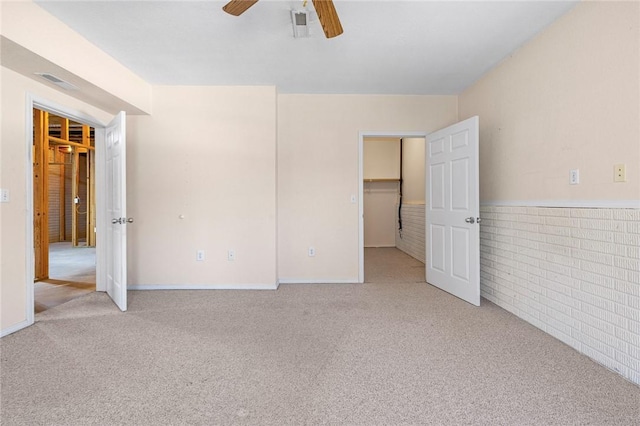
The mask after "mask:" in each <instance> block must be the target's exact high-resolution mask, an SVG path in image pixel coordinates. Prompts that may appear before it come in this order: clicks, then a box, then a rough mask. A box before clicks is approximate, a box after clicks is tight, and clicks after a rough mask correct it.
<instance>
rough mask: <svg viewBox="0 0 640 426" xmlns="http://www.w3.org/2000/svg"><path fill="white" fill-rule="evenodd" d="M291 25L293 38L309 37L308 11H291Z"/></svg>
mask: <svg viewBox="0 0 640 426" xmlns="http://www.w3.org/2000/svg"><path fill="white" fill-rule="evenodd" d="M291 24H292V25H293V37H294V38H306V37H309V11H308V10H304V9H299V10H291Z"/></svg>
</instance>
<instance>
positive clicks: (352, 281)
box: [279, 278, 359, 284]
mask: <svg viewBox="0 0 640 426" xmlns="http://www.w3.org/2000/svg"><path fill="white" fill-rule="evenodd" d="M279 281H280V284H358V283H359V281H358V279H357V278H347V279H343V280H335V279H332V280H322V279H296V278H280V280H279Z"/></svg>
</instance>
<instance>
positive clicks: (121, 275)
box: [105, 112, 133, 311]
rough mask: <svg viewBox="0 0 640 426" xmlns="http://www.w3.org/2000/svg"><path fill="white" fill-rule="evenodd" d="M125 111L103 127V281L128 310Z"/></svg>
mask: <svg viewBox="0 0 640 426" xmlns="http://www.w3.org/2000/svg"><path fill="white" fill-rule="evenodd" d="M125 125H126V115H125V113H124V112H120V113H119V114H118V115H116V116H115V117H114V119H113V121H111V123H109V125H108V126H107V127H106V129H105V154H106V155H105V162H106V167H105V172H106V182H105V186H106V244H105V245H106V247H105V252H106V261H107V262H106V263H107V268H106V284H107V294H108V295H109V297H111V299H113V301H114V302H115V304H116V305H118V308H120V310H122V311H126V310H127V223H130V222H133V220H132V219H127V199H126V197H127V192H126V128H125Z"/></svg>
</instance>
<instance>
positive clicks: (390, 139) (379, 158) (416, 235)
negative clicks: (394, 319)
mask: <svg viewBox="0 0 640 426" xmlns="http://www.w3.org/2000/svg"><path fill="white" fill-rule="evenodd" d="M425 139H426V134H425V133H415V132H401V133H395V132H366V133H364V132H363V133H361V134H360V141H359V142H360V143H359V177H360V179H359V185H360V188H359V190H360V191H359V192H360V198H359V199H360V203H359V204H360V205H359V208H360V220H359V244H360V245H359V247H360V253H359V274H358V281H359V282H361V283H363V282H365V280H366V277H365V259H367V262H375V263H376V264H378V265H382V264H386V263H385V259H386V258H388V260H389V261H390V263H389V265H392V264H398V263H397V262H393V261H392V260H393V259H395V258H398V259H400V258H402V256H408V257H409V260H411V261H415V260H417V261H419V262H420V263H419V264H418V265H421V266H419V267H420V268H421V275H422V279H423V280H424V262H425V258H424V247H425V243H424V218H425V214H424V193H425V192H424V183H425V177H424V165H425V161H424V159H425V157H424V146H425ZM365 247H366V248H365ZM365 250H366V255H365ZM373 259H375V260H373ZM409 263H410V264H412V265H413V263H411V262H409ZM413 266H415V265H413Z"/></svg>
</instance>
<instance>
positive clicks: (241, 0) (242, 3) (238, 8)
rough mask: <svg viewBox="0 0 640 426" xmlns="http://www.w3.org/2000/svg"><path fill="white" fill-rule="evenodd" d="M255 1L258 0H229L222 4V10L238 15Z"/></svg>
mask: <svg viewBox="0 0 640 426" xmlns="http://www.w3.org/2000/svg"><path fill="white" fill-rule="evenodd" d="M257 2H258V0H231V1H230V2H229V3H227V4H225V5H224V6H222V10H224V11H225V12H227V13H228V14H230V15H233V16H240V15H242V14H243V13H244V12H245V11H246V10H247V9H249V8H250V7H251V6H253V5H254V4H256V3H257Z"/></svg>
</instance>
